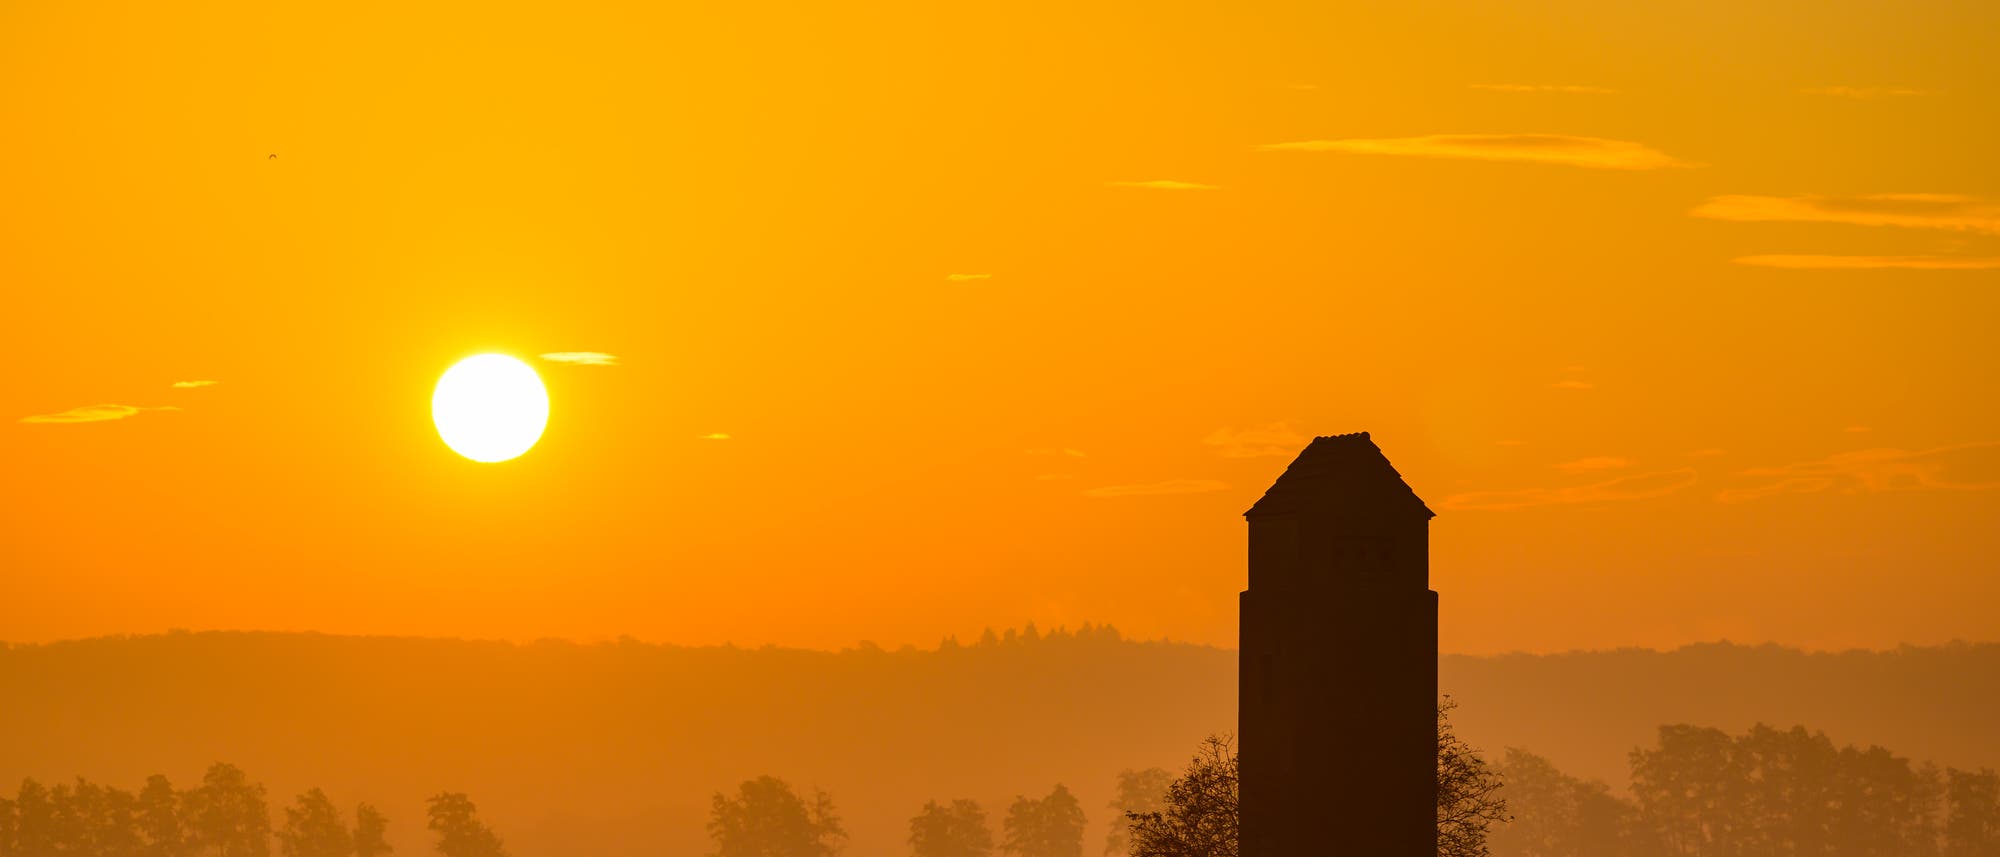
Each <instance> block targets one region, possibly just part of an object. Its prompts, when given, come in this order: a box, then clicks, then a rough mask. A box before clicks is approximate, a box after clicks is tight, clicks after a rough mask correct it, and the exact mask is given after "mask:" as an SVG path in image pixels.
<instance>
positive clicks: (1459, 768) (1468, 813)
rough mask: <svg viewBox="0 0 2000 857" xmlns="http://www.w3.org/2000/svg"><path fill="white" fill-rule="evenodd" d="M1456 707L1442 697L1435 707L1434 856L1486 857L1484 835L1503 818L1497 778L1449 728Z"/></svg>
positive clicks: (1504, 803)
mask: <svg viewBox="0 0 2000 857" xmlns="http://www.w3.org/2000/svg"><path fill="white" fill-rule="evenodd" d="M1457 707H1458V703H1457V702H1455V701H1453V700H1452V698H1451V697H1450V696H1449V695H1447V696H1445V698H1444V699H1443V700H1442V701H1440V702H1439V703H1438V707H1437V747H1438V749H1437V853H1438V857H1486V855H1487V853H1488V851H1487V846H1486V836H1487V833H1488V832H1489V831H1490V830H1491V829H1492V827H1493V825H1494V824H1496V823H1500V822H1504V821H1506V820H1507V800H1506V798H1503V797H1501V796H1500V794H1499V792H1500V777H1499V776H1498V775H1497V774H1495V773H1494V772H1493V770H1492V769H1491V768H1489V767H1487V765H1486V760H1485V759H1482V758H1480V756H1479V752H1478V751H1477V750H1474V749H1472V745H1470V744H1467V743H1465V741H1464V739H1461V738H1459V737H1458V735H1457V734H1456V733H1454V732H1452V730H1451V716H1450V715H1451V711H1452V709H1454V708H1457Z"/></svg>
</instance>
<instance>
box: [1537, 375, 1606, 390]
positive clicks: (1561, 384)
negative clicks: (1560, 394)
mask: <svg viewBox="0 0 2000 857" xmlns="http://www.w3.org/2000/svg"><path fill="white" fill-rule="evenodd" d="M1549 386H1551V387H1554V388H1556V389H1558V390H1594V389H1597V385H1596V384H1592V383H1590V382H1589V381H1578V380H1576V379H1574V378H1571V379H1568V380H1564V381H1557V382H1555V383H1553V384H1550V385H1549Z"/></svg>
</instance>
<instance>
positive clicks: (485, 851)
mask: <svg viewBox="0 0 2000 857" xmlns="http://www.w3.org/2000/svg"><path fill="white" fill-rule="evenodd" d="M426 803H428V804H430V825H429V826H430V829H431V832H433V833H436V834H437V835H438V841H437V850H438V853H439V854H443V855H444V857H507V850H506V849H505V848H502V847H501V845H500V837H498V836H495V835H494V834H493V831H492V829H491V828H488V827H487V826H486V825H485V823H483V822H481V821H480V820H479V807H477V806H474V805H473V803H472V800H471V799H470V798H468V797H466V796H465V795H464V794H463V793H461V792H443V793H441V794H437V795H434V796H432V797H431V798H430V799H429V800H428V801H426Z"/></svg>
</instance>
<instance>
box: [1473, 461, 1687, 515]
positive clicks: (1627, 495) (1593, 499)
mask: <svg viewBox="0 0 2000 857" xmlns="http://www.w3.org/2000/svg"><path fill="white" fill-rule="evenodd" d="M1694 483H1695V473H1694V468H1691V467H1682V468H1678V469H1675V470H1663V471H1659V472H1657V473H1641V474H1636V475H1632V476H1620V477H1618V478H1616V479H1607V480H1605V481H1603V482H1593V483H1591V484H1589V485H1571V486H1568V487H1564V488H1524V489H1521V490H1518V491H1473V492H1469V493H1465V494H1453V495H1451V496H1449V497H1446V498H1445V499H1444V502H1443V503H1442V504H1440V505H1442V506H1443V507H1444V508H1446V509H1453V510H1480V511H1493V512H1502V511H1511V510H1514V509H1527V508H1531V507H1534V506H1564V505H1572V504H1576V503H1605V502H1610V501H1614V500H1644V499H1648V498H1652V497H1664V496H1666V495H1668V494H1672V493H1674V492H1675V491H1679V490H1681V489H1682V488H1686V487H1688V486H1689V485H1693V484H1694Z"/></svg>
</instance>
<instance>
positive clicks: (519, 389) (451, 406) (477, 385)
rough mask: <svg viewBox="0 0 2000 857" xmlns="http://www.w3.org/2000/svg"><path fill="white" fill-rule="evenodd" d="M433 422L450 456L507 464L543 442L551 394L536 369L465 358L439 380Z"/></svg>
mask: <svg viewBox="0 0 2000 857" xmlns="http://www.w3.org/2000/svg"><path fill="white" fill-rule="evenodd" d="M431 421H432V422H434V423H437V430H438V437H441V438H444V445H445V446H449V447H451V451H453V452H456V453H458V454H459V455H463V456H465V457H466V458H470V459H472V460H473V461H485V462H494V461H506V460H507V459H510V458H517V457H519V456H520V455H521V453H524V452H527V451H528V450H529V449H530V448H531V447H533V446H534V445H535V441H538V440H541V439H542V429H544V428H547V427H548V424H549V391H548V390H547V389H545V388H544V387H542V379H541V377H540V376H538V375H536V374H535V370H534V369H531V368H529V366H528V364H526V363H522V362H521V361H519V360H516V359H514V358H512V357H508V356H507V355H505V354H480V355H477V356H473V357H467V358H465V359H464V360H460V361H458V363H457V364H455V365H453V366H452V367H451V368H450V369H446V370H445V372H444V377H442V378H439V379H438V383H437V392H435V393H432V394H431Z"/></svg>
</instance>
